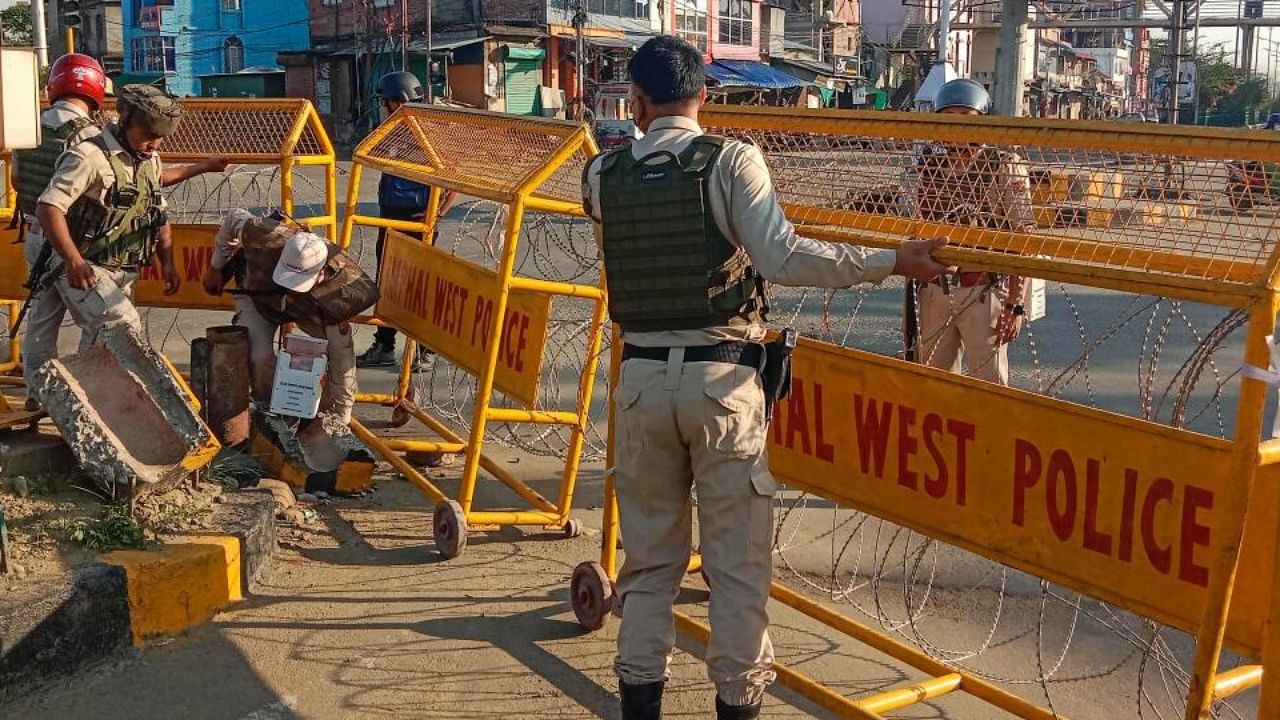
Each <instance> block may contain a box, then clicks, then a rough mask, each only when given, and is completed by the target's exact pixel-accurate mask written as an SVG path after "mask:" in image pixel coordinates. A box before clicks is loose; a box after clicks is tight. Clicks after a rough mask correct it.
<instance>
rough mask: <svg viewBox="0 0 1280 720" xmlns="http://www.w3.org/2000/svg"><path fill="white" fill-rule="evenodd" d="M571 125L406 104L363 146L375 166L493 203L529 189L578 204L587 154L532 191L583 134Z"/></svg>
mask: <svg viewBox="0 0 1280 720" xmlns="http://www.w3.org/2000/svg"><path fill="white" fill-rule="evenodd" d="M578 129H579V126H577V125H575V124H573V123H567V122H555V121H547V120H537V121H535V120H528V119H522V118H518V117H514V116H497V117H495V115H494V114H493V113H483V112H479V111H469V110H462V109H456V108H439V107H420V106H413V105H409V106H405V107H404V108H402V109H400V110H399V111H398V112H397V113H396V115H395V116H393V117H392V118H391V119H390V120H389V121H388V122H387V123H386V124H385V125H384V126H383V127H382V128H380V129H379V130H378V131H377V132H376V133H375V134H374V135H373V136H372V137H371V138H370V140H367V141H366V143H365V145H364V146H362V148H361V150H360V154H361V157H362V160H363V161H364V162H366V163H367V164H368V165H370V166H371V167H375V168H377V169H380V170H383V171H390V172H395V173H396V174H399V175H402V176H403V177H407V178H410V179H414V180H418V181H421V182H426V183H431V184H435V185H439V186H443V187H451V188H452V187H456V188H458V189H461V190H462V191H463V192H467V191H468V189H469V191H470V192H471V193H472V194H480V195H483V196H484V197H487V198H488V199H491V200H503V199H507V198H511V197H512V196H514V195H515V193H516V192H517V191H520V190H527V191H528V192H529V193H531V194H532V195H534V196H537V197H543V198H547V199H551V200H559V201H561V202H566V203H571V204H572V203H579V202H580V201H581V198H580V197H579V187H580V185H579V184H580V182H581V173H582V168H583V165H584V164H585V162H586V160H587V157H588V155H587V152H586V150H585V149H583V150H579V151H577V152H574V153H572V154H571V155H570V156H569V157H567V158H566V159H565V160H566V161H565V162H563V163H556V166H557V167H556V169H555V171H554V173H553V174H552V175H551V177H550V178H548V179H546V180H545V181H544V182H541V183H538V185H537V186H536V187H529V188H525V187H524V184H525V183H527V182H528V181H529V180H530V179H531V175H532V174H533V173H535V172H537V171H538V170H539V169H541V168H542V167H543V166H544V165H545V164H546V161H547V158H549V157H552V156H553V155H554V154H555V153H556V152H557V151H559V150H560V149H561V148H563V147H564V146H565V145H566V144H567V142H568V141H569V139H570V138H571V137H572V136H573V135H574V134H575V133H576V132H577V131H578Z"/></svg>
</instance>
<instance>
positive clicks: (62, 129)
mask: <svg viewBox="0 0 1280 720" xmlns="http://www.w3.org/2000/svg"><path fill="white" fill-rule="evenodd" d="M92 124H93V121H92V120H90V119H89V118H87V117H77V118H72V119H71V120H68V121H66V122H65V123H63V124H62V125H60V126H58V127H56V128H48V127H46V128H43V137H42V138H41V140H40V147H37V148H33V149H31V150H16V151H14V156H15V159H16V160H17V168H16V169H17V177H15V178H14V182H13V185H14V189H15V190H17V191H18V210H20V211H21V212H22V213H23V214H24V215H27V216H28V217H33V216H35V214H36V205H37V204H38V202H39V199H40V195H41V194H42V193H43V192H44V191H45V188H47V187H49V181H50V180H52V179H53V171H54V168H55V167H57V165H58V158H59V157H61V156H62V153H63V152H64V151H65V150H66V149H67V146H68V145H69V144H70V142H71V139H72V138H74V137H75V136H76V135H79V134H80V132H81V131H82V130H84V129H85V128H87V127H89V126H90V125H92Z"/></svg>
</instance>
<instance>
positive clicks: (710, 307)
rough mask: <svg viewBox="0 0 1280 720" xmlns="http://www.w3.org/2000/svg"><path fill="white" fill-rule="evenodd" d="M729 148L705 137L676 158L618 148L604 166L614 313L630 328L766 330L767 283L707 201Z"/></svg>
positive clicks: (606, 242)
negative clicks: (754, 326) (755, 326)
mask: <svg viewBox="0 0 1280 720" xmlns="http://www.w3.org/2000/svg"><path fill="white" fill-rule="evenodd" d="M724 142H725V139H724V138H722V137H717V136H714V135H703V136H701V137H699V138H697V139H696V140H694V141H693V142H692V143H690V144H689V147H687V148H686V149H685V150H684V151H683V152H681V153H680V155H679V156H678V157H677V156H676V155H673V154H672V153H670V152H667V151H658V152H655V153H651V154H650V155H647V156H645V157H644V158H641V159H639V160H637V159H635V157H634V156H633V155H632V154H631V150H630V148H621V149H619V150H615V151H614V152H612V153H609V154H608V155H606V156H605V157H604V159H603V160H602V161H601V168H600V198H599V204H600V216H601V218H602V221H603V222H602V225H603V235H604V240H603V243H602V245H603V249H604V264H605V269H606V273H605V275H606V281H607V283H608V290H609V314H610V316H612V318H613V320H614V321H615V322H617V323H618V324H620V325H621V326H622V328H623V329H624V330H628V331H633V332H653V331H664V330H692V329H697V328H707V327H720V326H725V325H746V324H750V323H756V322H763V320H764V317H765V313H766V312H767V311H768V306H767V304H766V295H765V286H764V279H763V278H761V277H760V276H759V274H757V273H756V271H755V268H754V267H752V265H751V259H750V258H749V257H748V256H747V253H746V251H744V250H743V249H742V248H740V247H737V246H735V245H734V244H733V243H731V242H729V240H728V239H726V238H725V236H724V234H723V233H721V232H720V229H719V227H717V226H716V222H715V218H714V217H713V216H712V214H711V207H710V205H708V203H707V202H706V199H707V197H708V192H709V187H708V177H709V175H710V171H711V168H712V167H713V166H714V164H715V161H716V159H717V158H718V157H719V155H720V151H721V150H722V149H723V147H724ZM659 158H664V159H663V160H662V161H661V162H651V161H654V160H658V159H659Z"/></svg>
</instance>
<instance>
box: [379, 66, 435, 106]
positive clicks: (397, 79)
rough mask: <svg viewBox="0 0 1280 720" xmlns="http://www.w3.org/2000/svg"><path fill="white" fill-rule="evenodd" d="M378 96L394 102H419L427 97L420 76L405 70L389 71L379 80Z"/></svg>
mask: <svg viewBox="0 0 1280 720" xmlns="http://www.w3.org/2000/svg"><path fill="white" fill-rule="evenodd" d="M378 96H379V97H381V98H382V99H383V100H390V101H392V102H406V103H408V102H419V101H421V100H422V99H423V98H424V97H426V92H425V91H424V90H423V89H422V82H421V81H419V80H418V76H417V75H414V74H413V73H411V72H405V71H403V70H401V71H399V72H393V73H387V74H386V75H383V76H382V79H381V80H379V81H378Z"/></svg>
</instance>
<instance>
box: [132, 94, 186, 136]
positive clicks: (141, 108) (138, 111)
mask: <svg viewBox="0 0 1280 720" xmlns="http://www.w3.org/2000/svg"><path fill="white" fill-rule="evenodd" d="M116 108H117V109H118V110H119V111H120V124H121V125H128V124H129V123H130V122H138V123H141V124H142V125H144V126H145V127H146V128H147V129H148V130H150V131H151V132H152V133H155V134H156V135H159V136H160V137H168V136H169V135H172V134H173V132H174V131H175V130H177V129H178V122H179V121H180V120H181V119H182V105H180V104H178V101H177V100H174V99H173V98H172V97H170V96H169V94H168V93H166V92H165V91H163V90H161V89H160V88H158V87H156V86H154V85H125V86H124V88H123V89H121V90H120V94H119V95H118V96H117V98H116Z"/></svg>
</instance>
